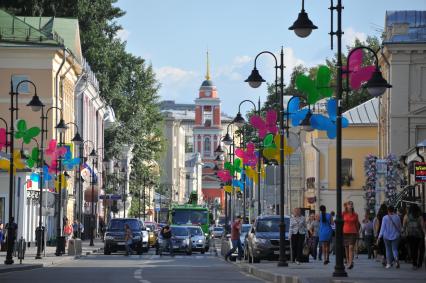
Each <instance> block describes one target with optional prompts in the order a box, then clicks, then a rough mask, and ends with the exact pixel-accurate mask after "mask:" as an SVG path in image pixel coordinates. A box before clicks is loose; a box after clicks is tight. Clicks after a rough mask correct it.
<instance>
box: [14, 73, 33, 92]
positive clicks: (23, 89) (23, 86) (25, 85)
mask: <svg viewBox="0 0 426 283" xmlns="http://www.w3.org/2000/svg"><path fill="white" fill-rule="evenodd" d="M25 80H28V76H26V75H12V83H13V91H16V87H17V86H18V84H19V83H20V82H22V81H25ZM18 92H19V93H30V88H29V85H28V83H22V84H20V85H19V89H18Z"/></svg>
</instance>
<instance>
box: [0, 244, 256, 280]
mask: <svg viewBox="0 0 426 283" xmlns="http://www.w3.org/2000/svg"><path fill="white" fill-rule="evenodd" d="M0 282H1V283H8V282H11V283H12V282H13V283H49V282H52V283H57V282H61V283H84V282H90V283H92V282H93V283H95V282H102V283H108V282H119V283H122V282H123V283H124V282H126V283H129V282H135V283H157V282H158V283H162V282H164V283H170V282H173V283H191V282H194V283H196V282H197V283H200V282H221V283H222V282H247V283H252V282H253V283H254V282H263V281H261V280H259V279H257V278H254V277H250V276H248V275H246V274H244V273H241V272H240V271H239V269H238V267H236V266H235V265H233V264H230V263H226V262H225V261H223V260H222V259H221V258H219V257H216V256H214V255H213V254H210V253H207V254H205V255H202V254H199V253H193V254H192V255H191V256H187V255H183V254H182V255H179V254H178V255H176V256H175V257H170V256H168V255H163V256H162V257H160V256H156V255H154V253H153V251H150V253H149V254H144V255H142V256H137V255H133V256H130V257H126V256H124V255H123V254H114V255H108V256H107V255H103V254H95V255H90V256H87V257H83V258H81V259H78V260H70V261H66V262H64V263H62V264H58V265H56V266H53V267H47V268H41V269H35V270H29V271H19V272H10V273H5V274H0Z"/></svg>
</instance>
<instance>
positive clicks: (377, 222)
mask: <svg viewBox="0 0 426 283" xmlns="http://www.w3.org/2000/svg"><path fill="white" fill-rule="evenodd" d="M387 213H388V207H387V205H386V204H385V203H383V204H382V205H381V206H380V208H379V211H378V212H377V215H376V217H375V218H374V220H373V226H374V237H375V238H376V245H375V253H376V254H375V257H376V259H377V260H379V261H380V258H379V257H381V262H382V265H383V266H386V248H385V242H384V241H383V239H379V234H380V229H381V227H382V222H383V217H385V216H386V214H387Z"/></svg>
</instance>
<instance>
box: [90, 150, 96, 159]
mask: <svg viewBox="0 0 426 283" xmlns="http://www.w3.org/2000/svg"><path fill="white" fill-rule="evenodd" d="M89 156H90V157H96V156H98V155H97V154H96V150H95V149H92V151H91V152H90V154H89Z"/></svg>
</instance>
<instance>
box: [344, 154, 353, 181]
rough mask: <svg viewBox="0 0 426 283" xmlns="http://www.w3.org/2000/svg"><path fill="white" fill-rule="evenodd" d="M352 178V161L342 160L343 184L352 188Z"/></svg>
mask: <svg viewBox="0 0 426 283" xmlns="http://www.w3.org/2000/svg"><path fill="white" fill-rule="evenodd" d="M351 181H353V178H352V159H349V158H343V159H342V183H343V185H344V186H350V185H351Z"/></svg>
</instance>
